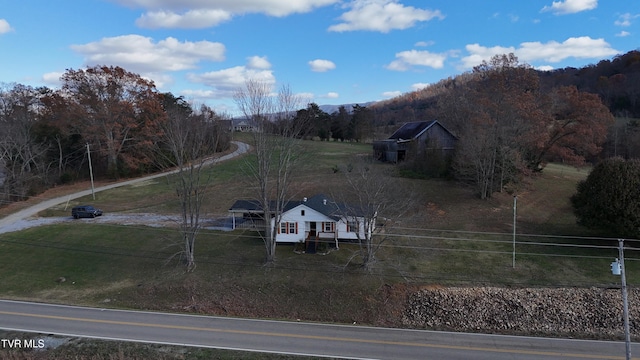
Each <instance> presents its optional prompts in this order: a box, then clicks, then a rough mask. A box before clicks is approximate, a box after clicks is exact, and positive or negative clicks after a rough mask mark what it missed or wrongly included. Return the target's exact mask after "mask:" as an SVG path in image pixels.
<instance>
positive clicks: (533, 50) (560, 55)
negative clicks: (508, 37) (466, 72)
mask: <svg viewBox="0 0 640 360" xmlns="http://www.w3.org/2000/svg"><path fill="white" fill-rule="evenodd" d="M466 50H467V52H469V55H468V56H465V57H463V58H462V64H463V67H464V68H467V69H468V68H472V67H474V66H476V65H479V64H480V63H482V61H483V60H489V59H491V57H492V56H494V55H500V54H508V53H514V54H515V55H516V56H517V57H518V59H519V60H520V62H525V63H532V62H535V61H546V62H551V63H557V62H560V61H562V60H565V59H567V58H576V59H601V58H604V57H608V56H613V55H616V54H618V53H619V51H617V50H615V49H613V48H612V47H611V45H609V43H607V42H606V41H604V39H592V38H590V37H588V36H581V37H572V38H569V39H567V40H565V41H563V42H561V43H559V42H557V41H549V42H546V43H541V42H537V41H536V42H524V43H522V44H520V47H519V48H517V49H516V48H514V47H501V46H494V47H490V48H489V47H484V46H481V45H479V44H470V45H467V46H466Z"/></svg>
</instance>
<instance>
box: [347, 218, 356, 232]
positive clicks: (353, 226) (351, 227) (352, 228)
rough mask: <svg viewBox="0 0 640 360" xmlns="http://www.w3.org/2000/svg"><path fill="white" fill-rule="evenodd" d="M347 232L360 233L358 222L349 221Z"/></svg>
mask: <svg viewBox="0 0 640 360" xmlns="http://www.w3.org/2000/svg"><path fill="white" fill-rule="evenodd" d="M347 232H358V222H357V221H347Z"/></svg>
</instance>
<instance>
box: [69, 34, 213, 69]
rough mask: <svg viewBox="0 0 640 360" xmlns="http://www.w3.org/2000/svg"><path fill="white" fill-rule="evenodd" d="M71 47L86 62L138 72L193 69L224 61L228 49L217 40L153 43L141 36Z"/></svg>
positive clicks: (169, 39)
mask: <svg viewBox="0 0 640 360" xmlns="http://www.w3.org/2000/svg"><path fill="white" fill-rule="evenodd" d="M71 48H72V49H73V50H74V51H76V52H78V53H80V54H82V55H84V56H85V63H86V64H87V65H97V64H100V65H117V66H121V67H123V68H125V69H127V70H129V71H133V72H139V73H153V72H160V71H180V70H185V69H193V68H195V67H196V64H197V63H199V62H201V61H207V60H208V61H222V60H224V52H225V46H224V45H223V44H221V43H217V42H210V41H197V42H191V41H184V42H180V41H178V40H177V39H175V38H172V37H168V38H166V39H164V40H160V41H158V42H157V43H154V42H153V40H152V39H151V38H149V37H144V36H140V35H123V36H116V37H110V38H103V39H102V40H100V41H96V42H91V43H88V44H84V45H72V46H71Z"/></svg>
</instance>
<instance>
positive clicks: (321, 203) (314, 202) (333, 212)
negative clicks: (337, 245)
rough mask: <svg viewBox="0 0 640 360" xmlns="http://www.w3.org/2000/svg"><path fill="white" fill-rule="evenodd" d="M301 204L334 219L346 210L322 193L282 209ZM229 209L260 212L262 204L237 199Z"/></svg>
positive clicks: (289, 204) (291, 203)
mask: <svg viewBox="0 0 640 360" xmlns="http://www.w3.org/2000/svg"><path fill="white" fill-rule="evenodd" d="M325 200H326V203H325ZM301 204H304V205H305V206H307V207H309V208H311V209H313V210H315V211H317V212H319V213H321V214H323V215H326V216H328V217H332V218H334V219H338V218H339V217H340V215H342V214H344V213H345V212H346V210H347V207H346V206H345V205H344V204H336V203H335V202H333V201H331V199H329V198H328V197H326V196H325V195H324V194H317V195H314V196H312V197H310V198H308V199H307V201H304V200H300V201H297V200H296V201H289V202H287V203H286V204H285V206H284V211H285V212H286V211H289V210H291V209H293V208H294V207H296V206H298V205H301ZM271 207H275V201H271ZM229 211H235V212H253V213H256V212H257V213H261V212H262V211H263V210H262V206H260V203H259V202H258V201H257V200H237V201H236V202H235V203H234V204H233V205H232V206H231V208H230V209H229ZM358 212H361V211H358ZM356 215H361V214H356Z"/></svg>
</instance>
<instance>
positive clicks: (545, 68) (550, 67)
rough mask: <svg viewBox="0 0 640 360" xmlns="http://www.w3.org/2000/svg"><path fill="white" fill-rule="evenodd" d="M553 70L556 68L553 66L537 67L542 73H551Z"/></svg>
mask: <svg viewBox="0 0 640 360" xmlns="http://www.w3.org/2000/svg"><path fill="white" fill-rule="evenodd" d="M553 69H555V68H554V67H553V66H551V65H543V66H536V70H540V71H551V70H553Z"/></svg>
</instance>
